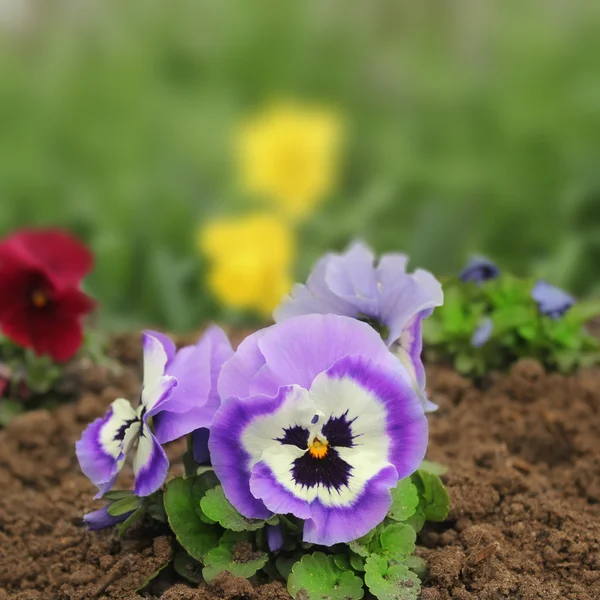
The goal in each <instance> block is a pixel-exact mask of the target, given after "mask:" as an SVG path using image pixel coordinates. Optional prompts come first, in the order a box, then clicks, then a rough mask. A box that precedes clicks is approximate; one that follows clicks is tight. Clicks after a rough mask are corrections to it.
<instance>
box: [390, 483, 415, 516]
mask: <svg viewBox="0 0 600 600" xmlns="http://www.w3.org/2000/svg"><path fill="white" fill-rule="evenodd" d="M418 505H419V492H418V490H417V488H416V486H415V485H414V483H413V482H412V481H411V480H410V477H406V478H405V479H402V480H400V481H399V482H398V485H397V486H396V487H395V488H394V489H393V490H392V506H391V507H390V510H389V511H388V517H390V519H394V521H406V519H408V518H409V517H411V516H412V515H414V514H415V511H416V510H417V506H418Z"/></svg>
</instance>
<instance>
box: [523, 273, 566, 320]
mask: <svg viewBox="0 0 600 600" xmlns="http://www.w3.org/2000/svg"><path fill="white" fill-rule="evenodd" d="M531 297H532V298H533V299H534V300H535V301H536V302H537V305H538V309H539V311H540V312H541V313H542V314H543V315H546V316H548V317H550V318H552V319H558V318H560V317H562V316H563V315H564V314H565V313H566V312H567V310H569V308H571V306H573V304H575V298H573V296H571V295H570V294H567V292H565V291H563V290H561V289H560V288H557V287H556V286H554V285H551V284H549V283H547V282H546V281H543V280H540V281H538V282H537V283H536V284H535V286H534V287H533V290H532V291H531Z"/></svg>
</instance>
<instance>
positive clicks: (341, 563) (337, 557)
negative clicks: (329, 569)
mask: <svg viewBox="0 0 600 600" xmlns="http://www.w3.org/2000/svg"><path fill="white" fill-rule="evenodd" d="M333 562H334V563H335V566H336V567H337V568H338V569H341V570H342V571H350V569H352V567H351V566H350V558H349V557H348V555H347V554H334V555H333Z"/></svg>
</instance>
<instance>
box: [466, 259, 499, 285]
mask: <svg viewBox="0 0 600 600" xmlns="http://www.w3.org/2000/svg"><path fill="white" fill-rule="evenodd" d="M498 275H500V269H499V268H498V267H497V265H496V264H495V263H493V262H492V261H491V260H489V259H487V258H484V257H483V256H474V257H473V258H471V260H470V261H469V262H468V263H467V266H466V267H465V268H464V269H463V270H462V271H461V272H460V275H459V277H460V279H461V280H462V281H464V282H467V281H474V282H475V283H483V282H484V281H489V280H490V279H496V277H498Z"/></svg>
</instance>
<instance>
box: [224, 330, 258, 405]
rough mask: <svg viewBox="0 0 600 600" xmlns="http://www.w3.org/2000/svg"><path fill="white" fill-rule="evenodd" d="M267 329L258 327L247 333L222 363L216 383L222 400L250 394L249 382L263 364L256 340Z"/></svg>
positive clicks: (244, 396)
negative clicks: (253, 331)
mask: <svg viewBox="0 0 600 600" xmlns="http://www.w3.org/2000/svg"><path fill="white" fill-rule="evenodd" d="M269 329H270V328H268V327H267V328H265V329H260V330H259V331H256V332H255V333H253V334H251V335H249V336H248V337H247V338H246V339H245V340H244V341H243V342H242V343H241V344H240V345H239V346H238V349H237V350H236V352H235V354H234V355H233V356H232V357H231V358H230V359H229V360H228V361H227V362H226V363H225V364H224V365H223V367H222V369H221V372H220V374H219V379H218V383H217V390H218V393H219V396H220V397H221V400H222V401H223V402H225V401H226V400H227V399H228V398H232V397H236V398H247V397H248V396H249V395H250V382H251V381H252V379H253V378H254V376H255V375H256V373H257V372H258V371H259V369H260V368H261V367H262V366H263V365H264V364H265V357H264V356H263V355H262V353H261V351H260V349H259V347H258V341H259V340H260V338H261V337H262V336H263V335H265V333H266V332H267V331H269Z"/></svg>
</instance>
